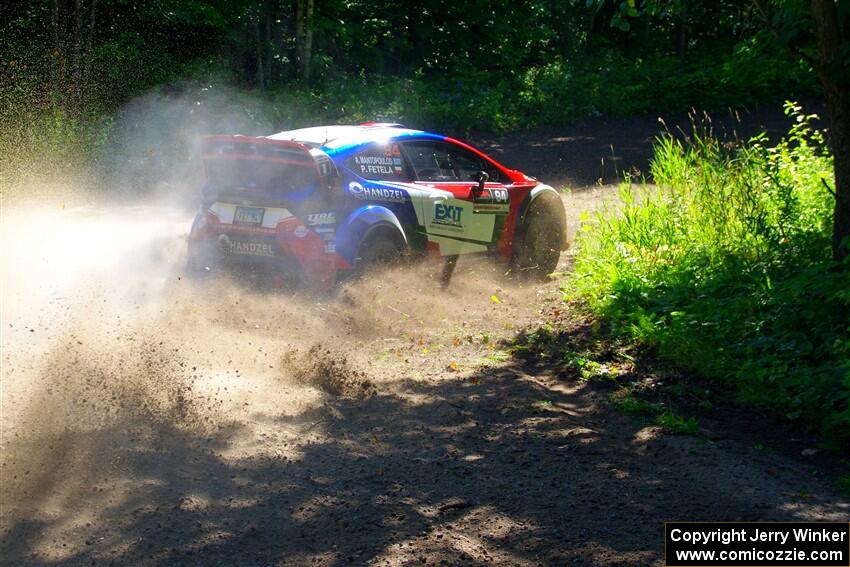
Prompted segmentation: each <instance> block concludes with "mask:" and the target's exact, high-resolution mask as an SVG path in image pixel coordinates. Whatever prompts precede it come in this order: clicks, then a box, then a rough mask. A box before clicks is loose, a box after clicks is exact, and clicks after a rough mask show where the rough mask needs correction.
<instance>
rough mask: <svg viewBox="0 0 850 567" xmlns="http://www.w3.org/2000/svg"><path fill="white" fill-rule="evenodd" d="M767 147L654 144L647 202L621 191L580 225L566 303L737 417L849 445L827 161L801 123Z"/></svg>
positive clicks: (848, 335) (839, 278)
mask: <svg viewBox="0 0 850 567" xmlns="http://www.w3.org/2000/svg"><path fill="white" fill-rule="evenodd" d="M786 112H787V113H788V114H790V115H793V116H795V118H796V122H795V124H794V126H793V127H792V128H791V130H790V131H789V133H788V135H787V136H786V137H785V138H784V139H782V140H781V141H780V142H779V143H778V144H777V145H776V146H773V147H769V146H767V145H766V138H765V137H764V136H763V135H762V136H758V137H756V138H754V139H753V140H750V141H749V142H748V143H746V144H743V145H739V146H734V147H729V146H728V145H724V144H722V143H721V142H719V141H718V140H716V139H715V138H713V137H712V136H711V135H710V134H709V133H708V132H707V131H706V130H702V131H699V129H698V128H695V132H694V135H693V136H692V137H691V138H690V139H687V140H681V139H678V138H675V137H673V136H672V135H663V136H662V137H660V138H659V139H658V141H657V143H656V146H655V155H654V158H653V160H652V163H651V171H652V175H653V177H654V179H655V180H656V183H657V188H652V187H646V186H644V187H641V188H635V186H634V185H632V184H630V183H626V184H625V185H624V186H623V188H622V192H621V193H622V199H623V204H622V207H621V208H620V209H619V210H617V211H615V210H613V209H608V210H606V211H603V212H601V213H599V214H598V215H597V216H596V219H595V221H596V222H586V223H585V224H584V225H583V226H582V227H581V231H580V234H579V252H578V255H577V258H576V270H575V274H574V277H573V278H572V279H571V280H569V283H568V284H567V286H568V287H567V293H568V294H569V295H573V296H578V297H580V298H583V299H584V300H585V301H587V302H588V303H589V305H590V306H591V307H592V308H593V309H594V310H595V311H596V312H597V313H598V314H600V315H601V316H602V317H604V318H606V319H608V320H610V321H611V323H612V328H613V329H614V332H615V333H618V334H621V335H625V336H628V337H631V338H633V339H637V340H639V341H642V342H643V343H644V344H646V345H649V346H651V347H655V348H657V349H658V352H659V353H660V355H661V356H663V357H665V358H667V359H669V360H671V361H673V362H675V363H676V364H678V365H679V366H681V367H684V368H687V369H691V370H693V371H696V372H699V373H701V374H703V375H705V376H707V377H709V378H714V379H718V380H726V381H731V382H732V383H734V384H735V385H736V386H737V389H738V391H739V392H740V395H741V398H742V399H743V400H744V401H745V402H747V403H750V404H755V405H758V406H763V407H768V408H771V409H774V410H779V411H782V412H785V413H786V414H787V415H788V417H790V418H794V419H796V418H804V419H806V420H808V422H809V423H812V424H814V425H815V426H816V427H817V428H818V429H819V430H820V432H821V433H822V434H823V438H824V440H825V441H826V442H828V443H831V444H835V445H837V444H841V443H847V442H848V441H850V408H848V402H850V285H849V284H850V265H848V264H845V265H836V264H835V263H834V262H833V261H832V260H831V254H830V235H831V213H832V207H833V201H832V197H831V195H830V194H829V193H828V192H827V191H826V189H825V188H824V183H827V184H831V183H832V181H831V179H832V177H831V175H832V173H831V172H832V159H831V157H830V156H829V155H828V154H827V152H826V150H825V144H824V141H823V137H822V135H821V134H820V133H819V132H817V131H816V130H813V129H812V127H811V126H810V122H811V120H812V119H813V116H806V115H803V114H801V113H800V109H799V107H797V106H794V105H792V104H790V103H789V104H786Z"/></svg>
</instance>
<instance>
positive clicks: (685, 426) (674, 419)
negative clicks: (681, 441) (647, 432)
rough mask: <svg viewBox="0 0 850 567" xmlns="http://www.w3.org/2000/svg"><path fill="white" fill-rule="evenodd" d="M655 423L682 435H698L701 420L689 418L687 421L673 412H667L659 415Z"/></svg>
mask: <svg viewBox="0 0 850 567" xmlns="http://www.w3.org/2000/svg"><path fill="white" fill-rule="evenodd" d="M655 423H657V424H658V425H660V426H661V427H664V428H665V429H669V430H670V431H672V432H673V433H678V434H680V435H696V433H697V431H698V430H699V420H697V418H695V417H689V418H687V419H685V418H684V417H682V416H680V415H676V414H675V413H673V412H672V411H665V412H664V413H662V414H661V415H659V416H658V417H657V418H656V420H655Z"/></svg>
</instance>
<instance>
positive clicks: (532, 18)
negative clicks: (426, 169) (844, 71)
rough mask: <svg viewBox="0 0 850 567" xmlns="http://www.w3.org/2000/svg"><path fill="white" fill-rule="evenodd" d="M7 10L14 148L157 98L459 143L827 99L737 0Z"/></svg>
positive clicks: (247, 118)
mask: <svg viewBox="0 0 850 567" xmlns="http://www.w3.org/2000/svg"><path fill="white" fill-rule="evenodd" d="M3 10H4V14H3V22H4V23H3V26H2V31H0V41H2V50H0V85H2V92H0V104H2V107H3V113H2V115H3V122H4V124H3V133H2V143H3V144H4V146H5V149H4V154H5V155H7V156H10V155H19V154H23V156H22V157H25V156H33V155H36V154H46V155H56V154H62V155H68V156H71V155H73V157H74V158H78V157H82V158H86V157H87V156H90V155H92V154H93V153H96V152H97V150H98V148H100V147H102V146H103V144H105V143H106V142H107V140H108V138H109V136H110V132H111V130H112V129H113V127H114V126H115V120H116V111H118V110H119V109H121V108H122V106H124V105H126V104H127V103H128V101H131V100H133V99H134V98H135V97H138V96H140V95H143V94H145V93H148V94H150V93H155V94H156V95H157V96H161V97H165V98H169V97H170V98H174V97H176V96H182V95H187V94H188V96H189V98H193V97H194V98H195V99H197V101H196V102H199V103H202V104H206V105H207V107H210V105H212V106H213V107H215V108H219V107H216V106H215V105H216V104H217V105H219V106H221V105H226V109H225V108H219V110H221V112H222V113H224V112H226V113H227V114H230V115H232V114H233V113H234V112H237V113H241V114H242V115H244V122H245V125H241V124H240V125H241V126H243V128H244V129H248V130H250V129H251V127H252V125H254V127H256V128H258V129H259V128H261V127H265V128H272V129H274V130H282V129H284V128H290V127H293V126H300V125H306V124H311V123H316V122H337V121H342V122H357V121H362V120H390V121H399V122H402V123H405V124H407V125H411V126H419V127H427V128H432V129H438V130H447V131H449V132H452V133H459V134H464V133H467V132H470V131H477V132H484V131H490V132H492V131H505V130H509V129H514V130H515V129H531V128H534V127H536V126H539V125H550V126H551V125H558V124H564V123H569V122H572V121H575V120H577V119H582V118H585V117H593V116H610V117H620V116H631V115H635V114H644V113H660V112H671V111H672V112H675V111H685V110H688V109H690V108H692V107H696V108H699V109H704V108H707V109H725V108H726V107H729V106H733V107H748V106H749V107H752V106H753V105H756V104H759V103H763V104H774V105H775V106H776V108H779V106H780V105H781V102H782V101H784V100H786V99H799V98H806V97H811V96H817V95H818V93H819V87H818V84H817V81H816V79H815V76H814V73H813V72H812V70H811V67H810V65H809V64H808V63H806V62H805V61H804V60H803V59H801V58H800V57H798V56H796V55H795V54H794V53H793V52H792V51H791V50H789V49H788V48H787V46H786V45H785V43H787V41H786V40H787V39H788V38H787V37H780V36H778V35H777V34H776V33H774V32H775V30H772V29H771V25H768V24H769V23H770V19H769V18H775V16H774V15H773V14H772V13H771V14H768V15H767V16H768V19H765V17H766V15H765V13H761V12H760V7H759V5H758V4H757V3H753V2H751V1H742V0H711V1H708V0H643V1H640V2H637V3H635V2H634V1H629V2H619V1H616V2H615V1H612V0H572V1H570V0H519V1H517V0H486V1H485V0H465V1H460V0H454V1H452V0H424V1H415V2H414V1H410V0H400V1H392V2H389V1H386V0H374V1H367V0H264V1H259V2H258V1H256V0H252V1H246V0H241V1H240V0H237V1H232V2H222V1H215V0H150V1H136V0H43V1H31V2H21V3H11V4H7V5H6V6H5V8H3ZM775 11H776V10H774V12H775ZM780 15H782V17H786V16H785V15H784V14H780ZM794 33H796V32H794ZM786 35H787V34H786ZM224 87H227V88H229V89H231V91H229V92H233V89H235V90H237V91H238V92H239V93H240V95H244V94H245V93H246V92H248V93H249V94H250V96H239V97H233V96H226V95H223V94H222V89H223V88H224ZM213 101H215V102H213ZM213 114H215V113H214V112H213ZM118 119H119V122H120V116H118Z"/></svg>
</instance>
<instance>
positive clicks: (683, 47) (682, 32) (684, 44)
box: [678, 0, 688, 65]
mask: <svg viewBox="0 0 850 567" xmlns="http://www.w3.org/2000/svg"><path fill="white" fill-rule="evenodd" d="M678 52H679V63H681V64H682V65H684V64H685V59H686V57H687V54H688V0H682V12H681V13H680V14H679V45H678Z"/></svg>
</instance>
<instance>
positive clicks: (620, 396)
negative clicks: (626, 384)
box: [608, 388, 664, 414]
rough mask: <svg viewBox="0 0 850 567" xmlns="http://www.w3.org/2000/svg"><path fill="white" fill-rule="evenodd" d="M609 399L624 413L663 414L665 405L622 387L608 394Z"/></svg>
mask: <svg viewBox="0 0 850 567" xmlns="http://www.w3.org/2000/svg"><path fill="white" fill-rule="evenodd" d="M608 401H609V402H611V403H612V404H613V405H614V407H615V408H617V409H618V410H620V411H621V412H623V413H636V414H661V413H662V412H663V411H664V407H663V406H662V405H661V404H656V403H653V402H648V401H646V400H642V399H641V398H638V397H637V396H635V395H634V393H632V391H631V390H630V389H628V388H621V389H619V390H617V391H616V392H613V393H612V394H611V395H610V396H608Z"/></svg>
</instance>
